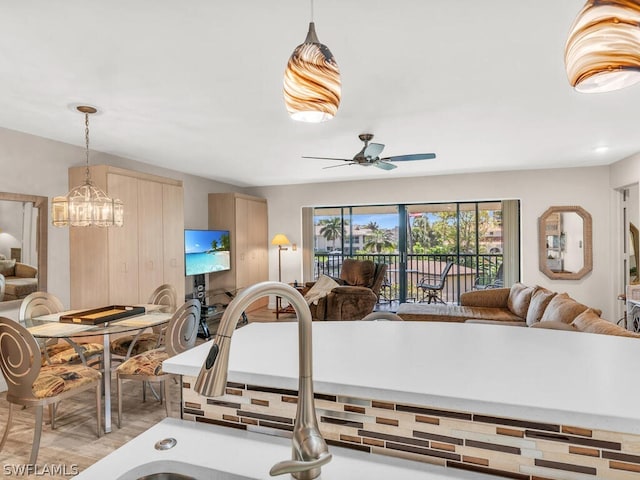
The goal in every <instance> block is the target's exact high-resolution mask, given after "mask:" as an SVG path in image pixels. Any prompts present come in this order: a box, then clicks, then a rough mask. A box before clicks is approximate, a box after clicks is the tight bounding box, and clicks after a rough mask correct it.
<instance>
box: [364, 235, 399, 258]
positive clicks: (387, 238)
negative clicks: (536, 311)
mask: <svg viewBox="0 0 640 480" xmlns="http://www.w3.org/2000/svg"><path fill="white" fill-rule="evenodd" d="M392 247H393V233H392V232H390V231H389V230H380V229H378V230H374V231H373V232H371V236H370V237H368V238H367V241H366V242H365V244H364V246H363V248H364V249H365V250H370V251H375V252H376V253H382V250H384V249H385V248H392Z"/></svg>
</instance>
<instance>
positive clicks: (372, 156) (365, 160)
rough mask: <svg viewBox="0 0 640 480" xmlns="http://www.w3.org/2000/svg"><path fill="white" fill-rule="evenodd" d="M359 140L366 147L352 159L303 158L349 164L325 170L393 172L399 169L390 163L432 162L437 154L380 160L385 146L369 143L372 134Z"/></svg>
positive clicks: (419, 154) (360, 136)
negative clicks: (352, 168) (356, 167)
mask: <svg viewBox="0 0 640 480" xmlns="http://www.w3.org/2000/svg"><path fill="white" fill-rule="evenodd" d="M358 138H360V140H362V141H363V142H364V147H362V150H360V151H359V152H358V153H356V155H355V156H354V157H353V158H351V159H349V158H331V157H305V156H303V157H302V158H315V159H318V160H338V161H341V162H349V163H346V164H342V165H332V166H330V167H324V168H335V167H344V166H346V165H361V166H363V167H370V166H371V165H373V166H374V167H378V168H381V169H383V170H393V169H394V168H398V167H397V165H394V164H393V163H389V162H412V161H414V160H431V159H433V158H436V154H435V153H414V154H411V155H395V156H393V157H383V158H380V157H379V155H380V153H382V150H383V149H384V144H382V143H369V142H370V141H371V139H373V134H372V133H361V134H360V135H358Z"/></svg>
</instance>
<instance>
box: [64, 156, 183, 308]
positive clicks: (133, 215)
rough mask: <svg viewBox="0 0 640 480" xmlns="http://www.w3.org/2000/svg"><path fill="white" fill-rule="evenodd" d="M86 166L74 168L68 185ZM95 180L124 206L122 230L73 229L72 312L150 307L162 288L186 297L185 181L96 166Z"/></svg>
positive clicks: (81, 176)
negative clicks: (167, 286) (104, 307)
mask: <svg viewBox="0 0 640 480" xmlns="http://www.w3.org/2000/svg"><path fill="white" fill-rule="evenodd" d="M83 179H84V167H78V168H71V169H69V183H70V184H71V185H77V184H79V183H81V182H82V181H83ZM91 179H92V180H93V182H94V183H95V184H96V185H97V186H99V187H100V188H102V189H103V190H105V191H106V192H107V193H108V194H109V195H110V196H111V197H115V198H119V199H120V200H122V202H123V203H124V225H123V226H122V227H111V228H99V227H76V228H74V227H71V229H70V233H69V245H70V249H71V251H70V262H71V308H88V307H95V306H100V305H111V304H125V305H126V304H132V303H140V302H146V301H147V300H148V298H149V295H150V294H151V293H152V292H153V291H154V290H155V289H156V288H157V287H158V286H159V285H161V284H163V283H170V284H172V285H173V286H174V287H175V288H176V291H177V293H178V298H179V299H180V298H184V248H183V238H182V237H183V231H184V196H183V189H182V182H181V181H179V180H173V179H170V178H164V177H159V176H156V175H149V174H144V173H140V172H134V171H131V170H125V169H121V168H115V167H109V166H105V165H98V166H95V167H91Z"/></svg>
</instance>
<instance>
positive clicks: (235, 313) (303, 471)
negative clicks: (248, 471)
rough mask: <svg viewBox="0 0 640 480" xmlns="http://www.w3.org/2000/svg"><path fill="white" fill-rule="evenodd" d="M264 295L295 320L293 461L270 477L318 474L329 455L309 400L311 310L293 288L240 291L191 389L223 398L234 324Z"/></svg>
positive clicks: (301, 478) (306, 478) (271, 285)
mask: <svg viewBox="0 0 640 480" xmlns="http://www.w3.org/2000/svg"><path fill="white" fill-rule="evenodd" d="M265 295H277V296H279V297H281V298H284V299H285V300H287V301H288V302H289V304H290V305H291V306H292V307H293V308H294V310H295V312H296V317H297V320H298V359H299V367H298V406H297V411H296V420H295V424H294V427H293V436H292V442H293V458H292V460H286V461H284V462H280V463H278V464H276V465H274V466H273V468H272V469H271V471H270V472H269V473H270V474H271V475H281V474H284V473H291V474H292V475H293V476H294V477H295V478H297V479H298V480H311V479H313V478H316V477H318V476H319V475H320V467H321V466H322V465H324V464H326V463H328V462H329V461H330V460H331V453H329V449H328V447H327V444H326V442H325V441H324V438H322V435H321V433H320V429H319V427H318V420H317V418H316V411H315V405H314V400H313V364H312V363H313V362H312V358H313V357H312V337H311V325H312V323H313V322H312V319H311V311H310V310H309V306H308V305H307V302H306V301H305V299H304V297H303V296H302V295H301V294H300V292H298V291H297V290H296V289H294V288H292V287H291V286H289V285H287V284H284V283H280V282H262V283H258V284H256V285H253V286H251V287H248V288H246V289H245V290H244V291H242V292H241V293H240V294H239V295H238V296H236V298H235V299H233V301H232V302H231V303H230V304H229V306H228V307H227V309H226V310H225V312H224V314H223V316H222V319H221V320H220V326H219V327H218V332H217V333H216V336H215V338H214V339H213V343H212V346H211V348H210V350H209V354H208V355H207V358H206V360H205V362H204V364H203V365H202V368H201V369H200V374H199V375H198V378H197V380H196V384H195V390H196V392H198V393H199V394H201V395H204V396H207V397H219V396H221V395H224V392H225V388H226V384H227V371H228V369H229V368H228V367H229V350H230V347H231V337H232V336H233V332H234V331H235V329H236V326H237V324H238V321H239V319H240V317H241V316H242V312H244V311H245V310H246V309H247V307H248V306H249V305H251V303H253V302H254V301H256V300H257V299H259V298H261V297H264V296H265Z"/></svg>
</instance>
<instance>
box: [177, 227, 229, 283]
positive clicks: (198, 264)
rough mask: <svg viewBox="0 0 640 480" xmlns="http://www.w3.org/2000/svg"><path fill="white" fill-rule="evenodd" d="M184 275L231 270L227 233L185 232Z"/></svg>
mask: <svg viewBox="0 0 640 480" xmlns="http://www.w3.org/2000/svg"><path fill="white" fill-rule="evenodd" d="M184 253H185V255H184V264H185V273H186V275H199V274H202V273H211V272H221V271H224V270H229V269H230V268H231V263H230V254H229V232H228V231H226V230H185V231H184Z"/></svg>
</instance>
